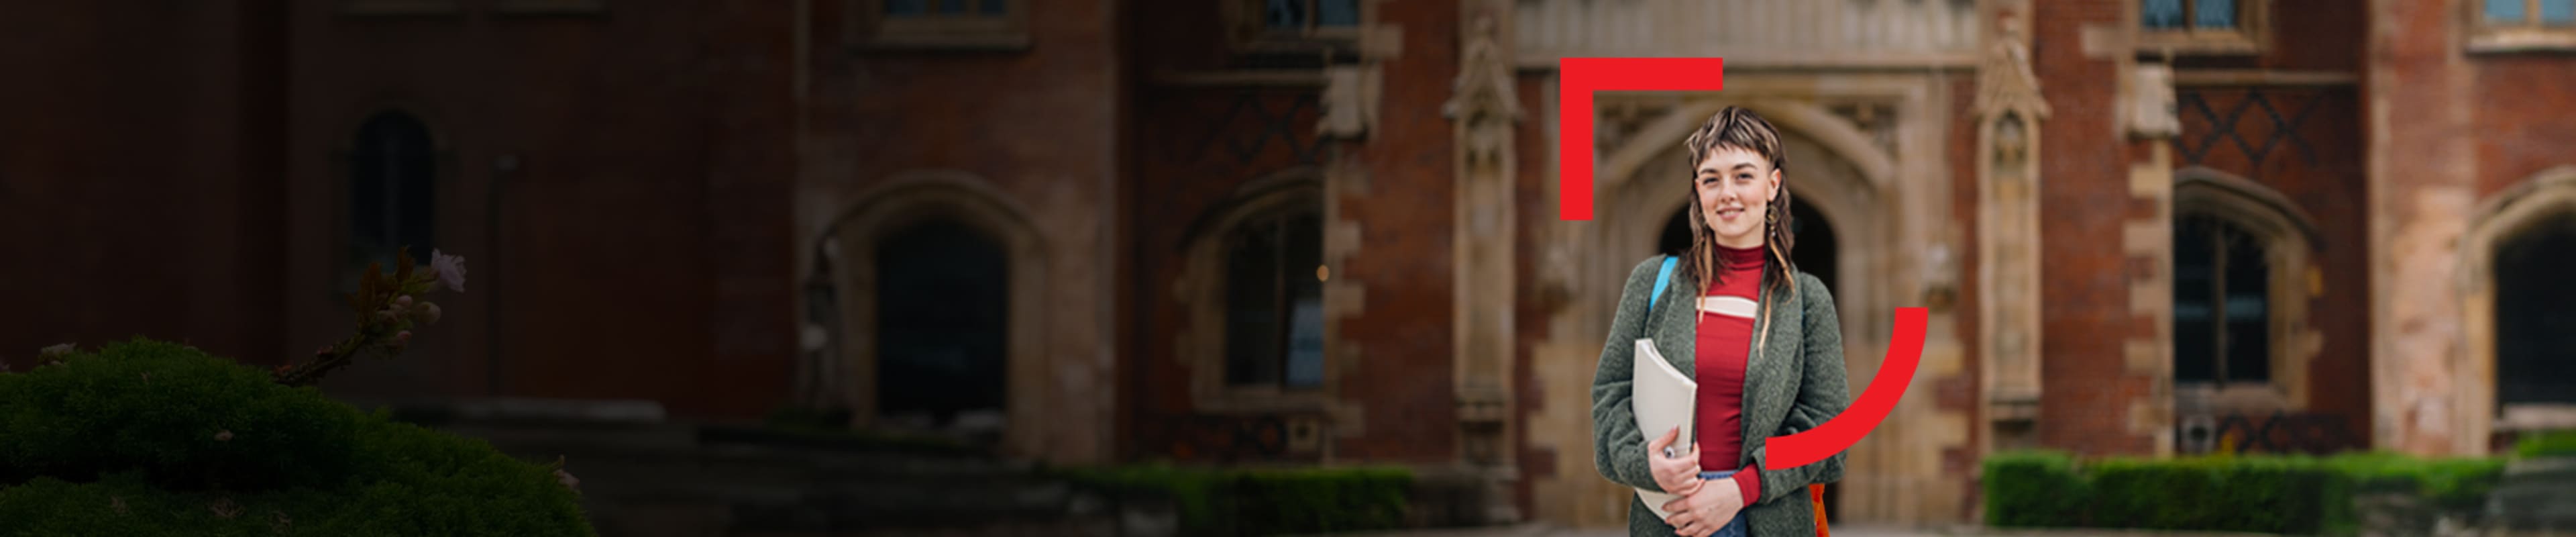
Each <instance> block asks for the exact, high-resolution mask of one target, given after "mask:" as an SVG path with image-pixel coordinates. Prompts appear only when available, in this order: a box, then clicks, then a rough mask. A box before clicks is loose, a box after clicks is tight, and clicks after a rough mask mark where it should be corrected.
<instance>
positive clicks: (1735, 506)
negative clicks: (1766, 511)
mask: <svg viewBox="0 0 2576 537" xmlns="http://www.w3.org/2000/svg"><path fill="white" fill-rule="evenodd" d="M1742 510H1744V491H1742V490H1738V489H1736V488H1735V487H1734V486H1732V485H1729V484H1723V483H1721V484H1719V485H1717V486H1704V487H1700V488H1699V491H1698V492H1695V493H1691V494H1689V495H1686V496H1683V497H1682V498H1681V499H1678V500H1673V501H1671V502H1667V503H1665V504H1664V512H1668V513H1672V514H1673V516H1669V517H1664V523H1666V524H1671V525H1673V529H1674V530H1675V531H1676V532H1677V533H1678V534H1679V535H1682V536H1684V537H1708V536H1709V535H1710V534H1714V533H1717V530H1718V528H1723V527H1726V523H1727V522H1730V521H1733V520H1735V513H1736V512H1737V511H1742Z"/></svg>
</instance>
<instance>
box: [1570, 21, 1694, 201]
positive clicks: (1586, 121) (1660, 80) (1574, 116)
mask: <svg viewBox="0 0 2576 537" xmlns="http://www.w3.org/2000/svg"><path fill="white" fill-rule="evenodd" d="M1724 63H1725V61H1724V60H1721V59H1718V58H1564V59H1560V60H1557V63H1556V72H1557V78H1558V81H1557V88H1558V92H1557V97H1556V99H1557V101H1556V115H1557V117H1556V122H1557V125H1559V128H1560V129H1561V130H1560V131H1559V133H1558V134H1559V136H1557V141H1556V150H1557V159H1556V160H1557V170H1556V173H1557V186H1558V189H1557V208H1556V217H1557V218H1558V219H1562V220H1591V219H1592V165H1593V162H1592V156H1593V155H1592V141H1593V138H1592V115H1593V112H1594V111H1593V110H1592V92H1596V91H1717V90H1719V89H1721V87H1722V86H1724V85H1725V84H1724V83H1722V81H1723V80H1724V79H1725V78H1726V76H1725V70H1724V69H1723V67H1724Z"/></svg>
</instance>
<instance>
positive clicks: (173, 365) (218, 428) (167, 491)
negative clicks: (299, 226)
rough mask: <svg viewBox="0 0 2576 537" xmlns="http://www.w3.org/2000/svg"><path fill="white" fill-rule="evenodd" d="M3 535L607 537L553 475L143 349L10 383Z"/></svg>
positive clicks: (0, 426) (0, 519)
mask: <svg viewBox="0 0 2576 537" xmlns="http://www.w3.org/2000/svg"><path fill="white" fill-rule="evenodd" d="M0 534H9V535H138V536H150V535H192V536H194V535H215V536H222V535H279V534H294V535H591V534H592V530H591V528H590V525H589V523H588V522H587V521H586V520H584V519H583V517H582V513H581V509H580V505H579V502H578V499H577V497H576V496H575V493H573V492H572V491H571V490H568V489H566V488H564V487H563V486H562V485H561V484H559V483H557V482H556V478H555V476H554V475H553V472H552V470H551V469H549V468H547V467H544V466H539V465H536V464H531V463H528V462H524V461H520V460H517V459H513V458H510V457H509V456H506V455H503V454H501V453H500V452H498V451H495V450H493V449H492V448H491V446H490V445H488V444H485V443H484V442H482V441H480V440H475V439H470V438H464V437H459V436H454V435H449V434H443V433H439V432H435V431H431V430H428V429H423V428H420V427H417V426H413V425H408V424H402V423H396V422H393V421H391V420H389V419H387V417H386V415H385V414H383V413H381V412H379V413H377V414H373V415H369V414H364V413H360V412H359V411H358V410H357V409H355V408H351V407H349V406H348V405H345V404H341V403H337V402H334V401H331V400H330V399H328V398H326V397H324V396H322V394H321V393H320V392H317V391H315V390H314V389H312V388H290V387H286V386H282V385H279V384H276V383H275V382H273V381H271V380H270V378H269V375H268V374H266V373H264V372H261V371H259V370H256V369H252V368H249V367H245V366H242V365H239V364H235V363H232V362H230V361H226V360H223V359H220V358H216V357H213V356H208V355H206V354H205V353H203V352H201V351H198V350H197V349H194V348H189V347H185V346H180V345H175V344H170V343H160V342H152V341H145V340H136V341H132V342H127V343H119V344H113V345H109V346H107V347H106V348H103V349H100V350H99V351H97V352H95V353H86V354H74V355H71V356H68V357H66V358H65V360H64V361H63V362H62V363H58V364H54V365H47V366H42V367H38V368H35V369H34V370H31V371H26V372H23V373H12V374H0Z"/></svg>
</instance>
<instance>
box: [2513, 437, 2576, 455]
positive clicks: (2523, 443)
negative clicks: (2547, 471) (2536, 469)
mask: <svg viewBox="0 0 2576 537" xmlns="http://www.w3.org/2000/svg"><path fill="white" fill-rule="evenodd" d="M2513 454H2514V455H2515V456H2519V457H2523V458H2537V457H2568V456H2576V430H2568V431H2548V432H2541V433H2532V434H2527V435H2523V436H2522V438H2518V439H2515V440H2514V442H2513Z"/></svg>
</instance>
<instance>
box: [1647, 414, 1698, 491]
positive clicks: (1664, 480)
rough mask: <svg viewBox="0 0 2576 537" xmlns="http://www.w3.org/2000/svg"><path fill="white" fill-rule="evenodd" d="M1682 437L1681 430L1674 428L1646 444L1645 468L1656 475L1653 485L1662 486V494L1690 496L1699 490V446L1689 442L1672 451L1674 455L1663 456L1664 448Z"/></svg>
mask: <svg viewBox="0 0 2576 537" xmlns="http://www.w3.org/2000/svg"><path fill="white" fill-rule="evenodd" d="M1681 435H1682V430H1681V428H1679V427H1675V428H1673V430H1671V431H1666V432H1664V435H1663V436H1661V437H1657V438H1655V440H1654V441H1652V442H1647V443H1646V468H1647V469H1648V470H1650V471H1652V472H1653V473H1654V474H1655V485H1656V486H1659V487H1663V488H1664V492H1666V493H1670V494H1679V495H1683V496H1689V495H1690V494H1691V493H1693V492H1698V491H1699V484H1700V478H1699V444H1697V443H1692V444H1690V445H1689V447H1688V448H1686V449H1678V450H1674V451H1675V453H1674V454H1673V455H1674V456H1671V457H1666V456H1664V448H1666V447H1670V446H1672V445H1673V442H1675V441H1677V440H1679V439H1680V438H1681Z"/></svg>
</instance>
